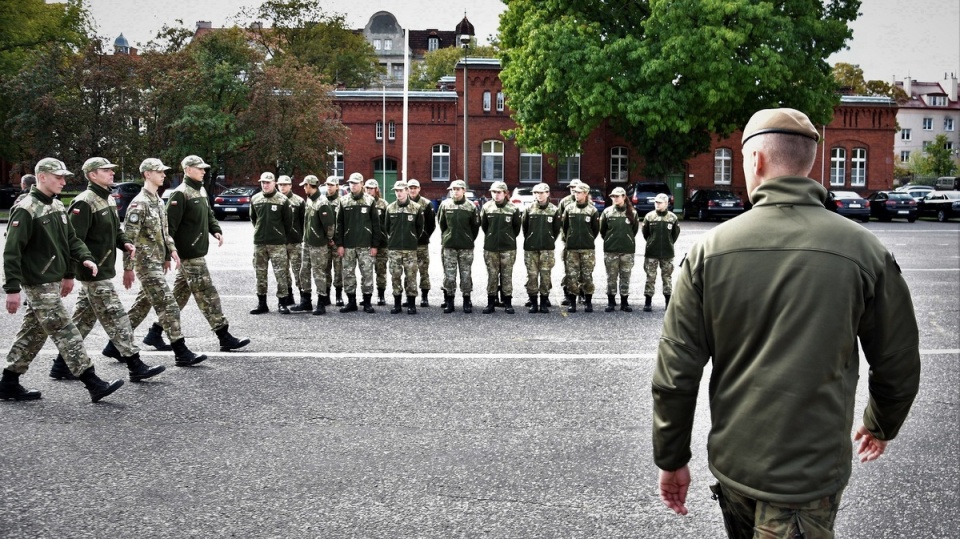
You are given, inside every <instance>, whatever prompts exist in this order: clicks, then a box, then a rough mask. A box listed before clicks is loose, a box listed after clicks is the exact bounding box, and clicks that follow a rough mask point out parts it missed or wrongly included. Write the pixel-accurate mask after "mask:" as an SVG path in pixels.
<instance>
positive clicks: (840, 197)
mask: <svg viewBox="0 0 960 539" xmlns="http://www.w3.org/2000/svg"><path fill="white" fill-rule="evenodd" d="M824 205H825V206H826V207H827V209H828V210H831V211H835V212H837V213H838V214H840V215H842V216H844V217H849V218H850V219H859V220H860V222H862V223H866V222H869V221H870V201H868V200H867V199H865V198H863V197H862V196H860V194H859V193H856V192H854V191H830V192H829V193H827V202H826V204H824Z"/></svg>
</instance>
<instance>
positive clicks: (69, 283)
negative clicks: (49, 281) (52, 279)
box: [60, 279, 73, 298]
mask: <svg viewBox="0 0 960 539" xmlns="http://www.w3.org/2000/svg"><path fill="white" fill-rule="evenodd" d="M70 292H73V279H63V280H62V281H60V297H61V298H65V297H67V296H69V295H70Z"/></svg>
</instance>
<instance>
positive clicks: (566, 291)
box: [560, 287, 570, 307]
mask: <svg viewBox="0 0 960 539" xmlns="http://www.w3.org/2000/svg"><path fill="white" fill-rule="evenodd" d="M560 305H563V306H564V307H566V306H567V305H570V290H569V289H567V287H563V300H562V301H561V302H560Z"/></svg>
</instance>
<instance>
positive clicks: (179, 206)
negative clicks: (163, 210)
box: [167, 178, 223, 260]
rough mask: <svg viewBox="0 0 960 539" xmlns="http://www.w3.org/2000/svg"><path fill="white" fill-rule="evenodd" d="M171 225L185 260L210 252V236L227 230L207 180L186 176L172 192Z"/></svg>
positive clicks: (168, 216) (169, 217)
mask: <svg viewBox="0 0 960 539" xmlns="http://www.w3.org/2000/svg"><path fill="white" fill-rule="evenodd" d="M167 226H168V227H169V228H170V237H172V238H173V243H175V244H176V246H177V256H179V257H180V258H182V259H184V260H189V259H192V258H202V257H204V256H207V252H208V251H209V250H210V236H211V235H213V234H221V233H222V232H223V231H222V230H221V229H220V223H219V222H218V221H217V218H216V217H214V215H213V209H211V208H210V200H209V199H208V198H207V191H206V189H204V188H203V184H202V183H200V182H198V181H195V180H191V179H190V178H184V179H183V182H182V183H181V184H180V185H178V186H177V188H176V189H174V190H173V194H171V195H170V202H169V203H168V204H167Z"/></svg>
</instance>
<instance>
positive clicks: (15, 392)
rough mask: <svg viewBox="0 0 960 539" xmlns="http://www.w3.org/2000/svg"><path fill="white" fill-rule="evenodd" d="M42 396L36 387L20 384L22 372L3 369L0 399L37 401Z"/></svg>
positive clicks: (0, 381)
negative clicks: (29, 387)
mask: <svg viewBox="0 0 960 539" xmlns="http://www.w3.org/2000/svg"><path fill="white" fill-rule="evenodd" d="M39 398H40V392H39V391H37V390H36V389H26V388H24V387H23V386H22V385H20V373H18V372H13V371H10V370H7V369H3V377H2V378H0V399H3V400H9V399H13V400H15V401H35V400H37V399H39Z"/></svg>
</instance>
